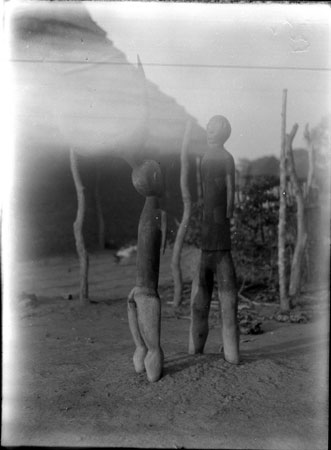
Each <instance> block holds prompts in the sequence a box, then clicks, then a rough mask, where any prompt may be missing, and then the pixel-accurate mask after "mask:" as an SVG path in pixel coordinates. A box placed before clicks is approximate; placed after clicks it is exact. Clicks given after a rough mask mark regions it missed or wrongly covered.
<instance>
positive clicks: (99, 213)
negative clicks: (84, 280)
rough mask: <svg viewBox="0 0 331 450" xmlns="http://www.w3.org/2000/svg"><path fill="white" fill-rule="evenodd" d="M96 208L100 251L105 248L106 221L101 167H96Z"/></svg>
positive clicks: (97, 165) (97, 164)
mask: <svg viewBox="0 0 331 450" xmlns="http://www.w3.org/2000/svg"><path fill="white" fill-rule="evenodd" d="M94 198H95V206H96V210H97V220H98V243H99V248H100V250H103V249H104V248H105V221H104V218H103V211H102V203H101V198H100V165H99V163H98V162H97V163H96V165H95V186H94Z"/></svg>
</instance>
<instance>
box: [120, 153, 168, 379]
mask: <svg viewBox="0 0 331 450" xmlns="http://www.w3.org/2000/svg"><path fill="white" fill-rule="evenodd" d="M132 183H133V185H134V187H135V188H136V190H137V191H138V192H139V193H140V194H141V195H143V196H144V197H146V200H145V205H144V208H143V210H142V213H141V216H140V220H139V227H138V246H137V247H138V248H137V275H136V286H135V287H134V289H133V290H132V291H131V293H130V295H129V298H128V317H129V326H130V330H131V333H132V336H133V340H134V343H135V345H136V351H135V353H134V356H133V363H134V367H135V370H136V372H138V373H140V372H143V371H144V370H145V369H146V373H147V378H148V380H149V381H157V380H159V379H160V377H161V375H162V366H163V351H162V349H161V345H160V332H161V329H160V328H161V302H160V297H159V294H158V280H159V266H160V248H161V246H162V247H163V248H164V246H165V234H166V216H165V211H164V209H162V197H163V179H162V172H161V168H160V165H159V164H158V163H157V162H156V161H154V160H144V161H142V162H141V163H138V164H137V165H135V166H133V171H132Z"/></svg>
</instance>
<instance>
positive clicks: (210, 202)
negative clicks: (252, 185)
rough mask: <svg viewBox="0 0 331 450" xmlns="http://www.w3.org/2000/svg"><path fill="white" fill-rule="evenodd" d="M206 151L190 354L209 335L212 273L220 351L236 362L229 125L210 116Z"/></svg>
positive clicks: (197, 350) (198, 350) (200, 348)
mask: <svg viewBox="0 0 331 450" xmlns="http://www.w3.org/2000/svg"><path fill="white" fill-rule="evenodd" d="M206 132H207V144H208V150H207V152H206V154H205V155H204V156H203V158H202V161H201V178H202V185H203V219H202V236H201V255H200V260H199V265H198V269H197V273H196V274H195V277H194V280H193V283H192V292H191V325H190V336H189V353H190V354H195V353H202V352H203V350H204V346H205V343H206V340H207V337H208V316H209V309H210V303H211V298H212V292H213V287H214V276H216V278H217V285H218V298H219V301H220V307H221V317H222V338H223V351H224V358H225V360H226V361H228V362H230V363H233V364H239V330H238V323H237V309H238V300H237V288H236V275H235V269H234V265H233V261H232V255H231V236H230V219H231V217H232V216H233V209H234V191H235V166H234V160H233V157H232V156H231V154H230V153H229V152H228V151H227V150H226V149H225V148H224V143H225V142H226V141H227V139H228V138H229V137H230V134H231V125H230V123H229V121H228V120H227V119H226V118H225V117H223V116H214V117H212V118H211V119H210V121H209V122H208V125H207V129H206Z"/></svg>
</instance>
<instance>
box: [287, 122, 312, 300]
mask: <svg viewBox="0 0 331 450" xmlns="http://www.w3.org/2000/svg"><path fill="white" fill-rule="evenodd" d="M297 130H298V125H297V124H295V125H294V126H293V128H292V131H291V133H290V134H288V135H287V136H286V155H287V160H288V169H289V174H290V178H291V183H292V186H293V189H294V194H295V198H296V203H297V237H296V243H295V249H294V254H293V258H292V264H291V276H290V288H289V294H290V296H291V297H294V296H297V295H298V294H299V293H300V289H301V284H302V268H303V261H304V257H305V249H306V243H307V230H306V217H305V200H304V196H303V192H302V189H301V186H300V184H299V180H298V176H297V173H296V170H295V164H294V158H293V149H292V143H293V140H294V137H295V135H296V132H297Z"/></svg>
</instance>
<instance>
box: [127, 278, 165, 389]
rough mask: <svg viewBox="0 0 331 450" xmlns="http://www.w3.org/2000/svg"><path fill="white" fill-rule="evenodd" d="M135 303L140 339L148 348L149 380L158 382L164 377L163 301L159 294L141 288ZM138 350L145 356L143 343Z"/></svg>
mask: <svg viewBox="0 0 331 450" xmlns="http://www.w3.org/2000/svg"><path fill="white" fill-rule="evenodd" d="M134 301H135V304H136V307H137V315H136V317H137V319H138V330H139V333H140V338H141V339H142V341H143V344H144V345H145V347H147V353H146V356H145V359H144V365H145V369H146V373H147V378H148V380H149V381H152V382H153V381H158V380H159V379H160V378H161V375H162V367H163V359H164V357H163V351H162V349H161V345H160V334H161V301H160V298H159V296H158V294H157V292H155V291H151V290H149V289H146V288H139V287H136V288H135V291H134ZM136 345H137V343H136ZM137 350H138V351H139V354H140V355H142V354H143V346H142V345H141V342H139V347H138V346H137ZM137 350H136V352H137ZM139 357H140V356H139Z"/></svg>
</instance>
